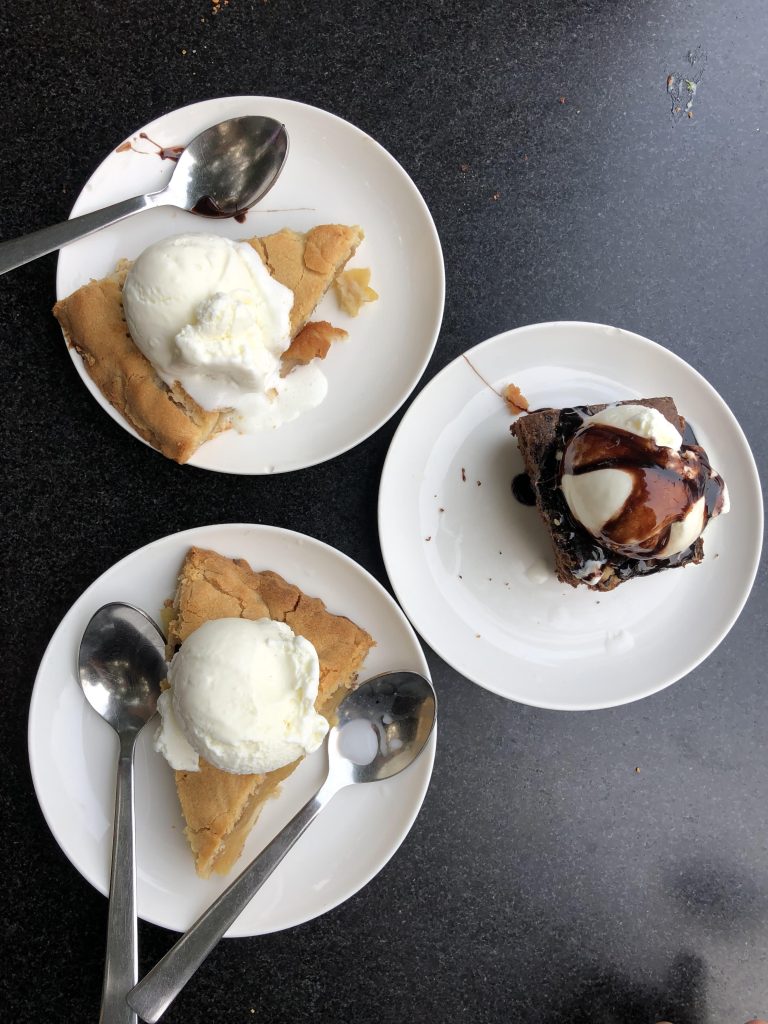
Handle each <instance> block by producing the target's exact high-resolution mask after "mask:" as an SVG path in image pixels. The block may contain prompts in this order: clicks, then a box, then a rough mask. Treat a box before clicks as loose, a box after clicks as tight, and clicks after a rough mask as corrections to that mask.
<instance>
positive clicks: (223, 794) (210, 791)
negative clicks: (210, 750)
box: [168, 548, 374, 878]
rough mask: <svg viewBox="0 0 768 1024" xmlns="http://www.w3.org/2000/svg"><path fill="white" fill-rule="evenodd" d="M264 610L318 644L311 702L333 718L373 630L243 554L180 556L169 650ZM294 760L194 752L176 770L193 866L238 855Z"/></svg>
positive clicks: (222, 865)
mask: <svg viewBox="0 0 768 1024" xmlns="http://www.w3.org/2000/svg"><path fill="white" fill-rule="evenodd" d="M227 617H237V618H244V619H261V618H265V617H266V618H271V619H276V620H277V621H278V622H285V623H287V624H288V625H289V626H290V627H291V629H292V630H293V631H294V632H295V633H297V634H299V635H300V636H303V637H306V639H307V640H309V641H310V643H312V644H313V645H314V647H315V649H316V650H317V655H318V659H319V662H320V687H319V691H318V695H317V700H316V701H315V707H316V708H317V710H318V711H319V712H320V714H321V715H323V716H324V717H325V718H327V719H329V720H332V719H333V716H334V713H335V711H336V708H337V707H338V705H339V703H340V702H341V700H342V698H343V697H344V695H345V694H346V693H347V691H348V690H349V689H350V688H352V687H353V686H354V683H355V679H356V677H357V673H358V671H359V669H360V667H361V665H362V664H363V661H364V660H365V657H366V655H367V653H368V651H369V650H370V648H371V647H372V646H374V640H373V638H372V637H371V636H370V635H369V634H368V633H367V632H366V631H365V630H364V629H361V628H360V626H357V625H355V623H354V622H352V621H350V619H347V618H345V617H344V616H342V615H333V614H332V613H331V612H329V611H328V609H327V608H326V607H325V605H324V604H323V602H322V601H321V600H319V599H318V598H316V597H308V596H307V595H306V594H304V593H302V591H301V590H299V588H298V587H295V586H293V585H292V584H290V583H287V582H286V581H285V580H284V579H283V578H282V577H281V576H278V575H277V573H274V572H270V571H264V572H254V571H253V570H252V569H251V567H250V566H249V565H248V563H247V562H245V561H243V560H242V559H235V560H232V559H230V558H225V557H224V556H223V555H219V554H217V553H216V552H214V551H207V550H204V549H201V548H191V549H190V550H189V552H188V553H187V556H186V558H185V560H184V565H183V566H182V569H181V574H180V576H179V581H178V587H177V590H176V596H175V599H174V604H173V612H172V618H171V620H170V622H169V623H168V654H169V657H170V656H171V655H172V654H173V653H175V652H176V651H177V650H178V649H179V647H180V646H181V644H183V642H184V641H185V640H186V638H187V637H188V636H189V635H190V633H192V632H194V630H196V629H197V628H198V626H201V625H202V624H203V623H204V622H207V621H208V620H210V619H220V618H227ZM298 764H299V761H294V762H293V763H292V764H289V765H286V767H284V768H280V769H278V770H277V771H273V772H268V773H267V774H265V775H233V774H231V773H230V772H223V771H221V770H220V769H218V768H214V767H213V766H212V765H210V764H208V763H207V762H206V761H204V760H203V759H201V761H200V769H201V770H200V771H199V772H184V771H177V772H175V778H176V790H177V792H178V795H179V802H180V803H181V809H182V813H183V815H184V819H185V821H186V829H185V834H186V836H187V839H188V840H189V844H190V846H191V847H192V852H193V854H194V857H195V866H196V868H197V873H198V874H199V875H201V876H202V877H203V878H207V877H208V876H209V875H210V874H211V872H212V871H214V872H217V873H218V874H225V873H226V872H227V871H229V869H230V868H231V867H232V865H233V864H234V862H235V861H236V860H237V858H238V857H239V856H240V853H241V851H242V848H243V843H244V842H245V840H246V837H247V836H248V833H249V832H250V830H251V829H252V828H253V825H254V824H255V822H256V819H257V818H258V816H259V812H260V811H261V809H262V807H263V806H264V803H265V801H266V800H267V799H268V798H269V797H270V796H273V795H274V794H275V793H276V791H277V788H278V786H279V785H280V783H281V782H282V781H283V780H284V779H286V778H287V777H288V776H289V775H290V774H291V772H292V771H293V770H294V769H295V768H296V767H297V766H298Z"/></svg>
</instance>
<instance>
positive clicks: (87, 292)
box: [53, 224, 363, 462]
mask: <svg viewBox="0 0 768 1024" xmlns="http://www.w3.org/2000/svg"><path fill="white" fill-rule="evenodd" d="M362 239H363V231H362V228H359V227H347V226H346V225H343V224H321V225H319V226H318V227H314V228H312V229H311V230H310V231H307V232H306V233H305V234H300V233H298V232H296V231H291V230H289V229H288V228H284V229H283V230H282V231H278V232H277V233H276V234H274V235H268V236H266V237H264V238H251V239H247V241H248V242H250V244H251V245H252V246H253V248H254V249H255V250H256V252H258V253H259V255H260V256H261V258H262V260H263V261H264V263H265V265H266V266H267V269H268V270H269V272H270V273H271V274H272V276H273V277H274V278H275V280H277V281H279V282H280V284H283V285H285V286H286V287H287V288H290V289H291V291H292V292H293V295H294V299H293V307H292V309H291V337H292V338H293V339H295V340H296V341H298V340H299V338H300V337H301V335H302V334H303V333H304V330H306V329H307V328H309V327H310V325H309V324H307V320H308V319H309V317H310V316H311V314H312V311H313V310H314V308H315V306H316V305H317V304H318V302H319V301H320V299H322V297H323V295H324V294H325V292H326V291H327V290H328V288H330V286H331V284H332V283H333V280H334V278H335V276H336V275H337V274H338V273H339V272H340V271H342V270H343V268H344V266H345V264H346V263H347V261H348V260H349V259H350V258H351V257H352V256H353V254H354V252H355V250H356V249H357V247H358V245H359V244H360V242H361V241H362ZM129 269H130V262H129V261H128V260H121V261H120V263H119V264H118V266H117V269H116V271H115V273H114V274H111V275H110V276H109V277H105V278H102V279H101V280H98V281H90V282H89V283H88V284H86V285H83V286H82V288H79V289H78V290H77V291H76V292H74V293H73V294H72V295H70V296H68V297H67V298H66V299H62V300H61V301H59V302H57V303H56V305H55V306H54V307H53V313H54V316H55V317H56V318H57V319H58V321H59V323H60V324H61V327H62V330H63V331H64V336H65V337H66V339H67V342H68V344H69V345H71V346H72V347H73V348H75V349H77V351H78V352H79V353H80V355H81V356H82V357H83V362H84V364H85V367H86V369H87V370H88V373H89V374H90V376H91V377H92V379H93V380H94V382H95V383H96V385H97V387H98V388H99V390H100V391H101V392H102V394H103V395H104V396H105V398H107V400H108V401H109V402H110V403H111V404H112V405H113V406H114V407H115V409H117V410H118V412H119V413H121V414H122V415H123V416H124V417H125V419H126V420H128V422H129V423H130V424H131V426H132V427H133V428H134V430H135V431H136V432H137V433H138V434H140V435H141V437H143V438H144V440H145V441H148V442H149V443H150V444H151V445H152V446H153V447H154V448H157V449H158V451H160V452H162V453H163V455H165V456H167V457H168V458H169V459H173V460H174V461H175V462H187V461H188V460H189V459H190V458H191V457H192V456H193V455H194V454H195V452H196V451H197V449H198V448H199V447H200V445H201V444H204V443H205V442H206V441H208V440H209V439H210V438H211V437H213V436H215V435H216V434H217V433H220V432H221V431H222V430H227V429H228V428H229V426H230V423H229V417H228V415H227V412H226V410H213V411H209V410H206V409H203V408H202V407H201V406H199V405H198V404H197V402H195V401H194V399H193V398H192V397H191V396H190V395H188V394H187V393H186V391H185V390H184V388H182V387H181V385H180V384H179V383H178V382H176V383H175V384H174V386H173V387H172V388H169V387H167V385H166V384H165V383H164V382H163V381H162V380H161V378H160V377H159V376H158V374H157V373H156V372H155V370H154V368H153V366H152V364H151V363H150V362H149V360H148V359H147V358H146V357H145V356H144V354H143V353H142V352H141V351H140V350H139V349H138V348H137V347H136V345H135V344H134V343H133V340H132V339H131V336H130V334H129V332H128V327H127V325H126V322H125V316H124V314H123V303H122V288H123V284H124V282H125V277H126V275H127V273H128V270H129ZM329 326H330V325H329ZM297 336H298V337H297ZM339 336H341V335H340V334H338V333H337V334H334V335H329V334H328V332H327V331H326V332H320V333H318V332H315V333H314V334H312V335H310V336H308V337H306V338H304V339H303V341H302V345H301V349H302V352H303V355H304V359H303V360H300V361H308V359H311V358H323V357H324V355H325V354H326V353H327V351H328V347H329V344H330V341H332V340H333V339H334V338H335V337H339ZM329 339H330V340H329ZM326 342H328V344H326ZM313 344H315V345H316V346H317V347H316V349H315V351H314V352H312V345H313ZM289 352H290V349H289ZM310 353H311V354H310ZM286 356H288V353H286ZM296 362H297V361H296V360H292V361H289V363H288V364H286V365H289V366H293V365H296Z"/></svg>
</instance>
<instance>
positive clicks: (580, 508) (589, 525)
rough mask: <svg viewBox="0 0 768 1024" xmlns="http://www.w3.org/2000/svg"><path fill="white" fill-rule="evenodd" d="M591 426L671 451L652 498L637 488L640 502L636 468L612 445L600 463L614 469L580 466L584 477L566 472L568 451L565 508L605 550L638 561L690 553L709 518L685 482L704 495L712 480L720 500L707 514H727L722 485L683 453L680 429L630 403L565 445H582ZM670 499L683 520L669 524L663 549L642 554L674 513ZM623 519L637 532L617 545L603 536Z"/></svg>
mask: <svg viewBox="0 0 768 1024" xmlns="http://www.w3.org/2000/svg"><path fill="white" fill-rule="evenodd" d="M593 426H603V427H607V428H609V430H610V428H615V429H617V430H618V431H626V432H628V433H630V434H634V435H636V436H637V437H640V438H644V439H646V440H648V441H651V442H653V444H654V445H655V446H657V447H658V448H665V449H669V452H668V454H667V456H666V458H665V460H664V463H665V464H664V471H663V473H659V474H658V475H657V478H656V483H657V486H656V488H655V489H654V493H650V491H649V486H648V480H646V485H645V486H644V487H643V488H641V494H642V497H641V498H640V499H638V498H637V494H636V475H635V474H636V471H637V469H638V466H637V465H636V464H635V462H633V461H625V460H622V458H621V457H619V458H618V459H616V460H614V459H612V450H611V445H610V443H608V442H605V445H604V455H605V458H604V459H603V460H602V461H605V462H611V461H615V462H616V465H614V466H603V467H600V466H599V462H600V461H601V460H600V459H597V460H596V461H597V462H598V466H597V467H595V468H591V467H589V466H587V467H584V469H585V470H586V471H583V472H572V471H571V472H569V470H573V468H574V467H573V461H572V460H569V458H568V456H569V454H570V453H569V451H568V446H567V447H566V456H565V460H564V462H563V470H564V471H563V473H562V476H561V479H560V486H561V488H562V491H563V495H564V497H565V500H566V503H567V504H568V508H569V509H570V511H571V513H572V515H573V516H574V518H575V519H576V520H577V521H578V522H579V523H581V525H582V526H583V527H584V528H585V529H586V530H588V531H589V532H590V533H591V534H592V535H593V536H594V537H596V538H598V539H599V540H601V541H602V542H604V543H606V545H607V546H609V547H612V548H613V549H614V550H617V551H619V552H620V553H622V554H626V555H629V556H630V557H632V556H634V557H641V553H642V555H644V556H645V557H650V556H651V555H652V557H655V558H669V557H671V556H672V555H676V554H679V553H680V552H682V551H685V550H686V549H687V548H689V547H690V546H691V545H692V544H693V543H694V542H695V541H696V540H697V538H698V537H699V536H700V534H701V533H702V531H703V530H704V527H705V526H706V524H707V519H708V514H707V506H706V499H705V497H704V496H703V493H702V496H701V497H698V498H697V499H696V500H693V501H687V500H686V499H687V498H688V496H689V493H690V491H691V490H692V488H689V487H688V486H687V485H686V481H689V482H691V483H693V482H694V481H700V483H701V487H700V490H702V492H703V490H704V485H705V484H706V481H707V479H709V478H710V477H711V478H713V479H715V480H716V481H717V483H718V484H719V485H721V487H722V501H721V502H720V504H719V505H718V507H717V508H716V509H715V510H714V511H712V513H711V514H712V515H717V514H721V513H723V512H727V511H728V495H727V490H726V488H725V485H724V483H723V482H722V481H721V480H719V478H717V477H716V475H715V474H711V471H710V467H709V464H708V463H707V462H706V460H704V461H702V460H701V458H700V457H699V456H698V455H697V454H694V453H693V452H692V451H686V450H684V449H683V438H682V436H681V434H680V432H679V430H677V428H676V427H675V426H674V424H672V423H670V422H669V420H668V419H667V418H666V416H664V415H662V413H660V412H659V411H658V410H657V409H654V408H651V407H648V406H644V405H633V404H627V405H609V406H607V407H606V408H605V409H603V410H601V411H600V412H597V413H595V414H594V415H593V416H588V417H586V418H585V420H584V423H583V425H582V426H581V427H580V428H579V430H578V431H577V432H576V434H575V435H574V438H572V439H571V441H569V446H570V445H572V444H573V442H574V441H575V442H576V446H578V444H579V442H581V443H583V439H584V437H585V436H586V434H585V432H586V431H588V430H589V428H590V427H593ZM618 440H619V439H618V438H617V443H618ZM681 449H682V451H681ZM593 457H594V453H593ZM665 474H666V479H664V475H665ZM681 485H682V486H681ZM670 498H672V499H674V500H676V501H677V502H678V504H679V505H680V507H681V509H682V513H681V516H680V518H679V519H677V520H676V521H674V522H671V524H670V525H669V528H668V529H669V532H668V536H667V538H666V543H665V544H663V546H661V547H660V548H658V549H657V550H654V551H652V552H651V551H650V550H645V548H644V545H645V546H647V545H648V544H649V542H650V540H651V538H653V536H654V531H655V530H656V529H657V528H658V526H659V523H660V522H662V521H663V517H664V516H665V515H669V514H670V509H673V508H674V501H671V500H670ZM622 514H623V515H624V517H625V519H626V520H627V525H630V524H631V525H632V526H633V527H634V528H635V531H636V532H635V533H634V534H628V532H627V530H626V529H625V530H624V531H623V533H622V540H621V541H616V540H615V539H613V540H612V539H611V537H610V536H607V535H606V534H607V532H609V531H610V526H611V524H616V523H617V522H619V520H620V517H621V516H622Z"/></svg>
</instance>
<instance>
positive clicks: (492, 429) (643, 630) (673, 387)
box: [379, 323, 763, 710]
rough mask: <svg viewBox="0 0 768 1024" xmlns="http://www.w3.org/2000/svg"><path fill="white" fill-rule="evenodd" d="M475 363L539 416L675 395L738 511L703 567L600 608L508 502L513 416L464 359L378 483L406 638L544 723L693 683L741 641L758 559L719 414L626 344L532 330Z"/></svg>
mask: <svg viewBox="0 0 768 1024" xmlns="http://www.w3.org/2000/svg"><path fill="white" fill-rule="evenodd" d="M466 355H467V358H469V359H470V360H471V363H472V365H473V366H474V367H475V368H476V370H477V371H478V372H479V373H480V374H482V375H483V377H484V378H485V379H486V380H487V381H489V382H490V383H491V384H492V385H494V386H495V387H496V388H497V389H499V388H501V387H503V386H504V385H505V384H508V383H510V382H514V383H515V384H517V385H518V386H519V387H520V388H521V390H522V392H523V394H524V395H526V397H527V398H528V399H529V401H530V407H531V408H532V409H535V408H537V407H542V406H554V407H562V406H569V405H586V404H591V403H597V402H612V401H617V400H620V399H625V398H632V397H636V398H651V397H654V396H658V395H671V396H672V397H673V398H674V399H675V400H676V402H677V406H678V408H679V410H680V412H681V413H682V414H683V415H684V416H685V417H686V418H687V419H688V420H689V422H690V423H691V425H692V426H693V428H694V430H695V431H696V434H697V436H698V439H699V442H700V443H701V444H702V445H704V447H705V448H706V449H707V451H708V452H709V455H710V457H711V459H712V464H713V466H714V467H715V468H716V469H717V470H719V471H720V472H722V473H723V475H724V476H725V479H726V481H727V483H728V488H729V491H730V495H731V503H732V508H731V511H730V513H729V514H728V515H727V516H723V517H722V519H717V520H715V521H714V522H712V523H711V524H710V526H709V527H708V529H707V532H706V535H705V550H706V556H705V559H704V561H703V563H702V564H701V565H698V566H689V567H687V568H685V569H676V570H674V571H672V570H670V571H669V572H662V573H659V574H658V575H657V576H652V577H648V578H647V579H639V580H632V581H630V582H628V583H625V584H623V585H622V586H620V587H618V588H617V589H616V590H615V591H613V592H611V593H607V594H596V593H593V592H592V591H590V590H588V589H587V588H585V587H583V588H580V589H578V590H573V589H572V588H571V587H568V586H565V585H564V584H561V583H559V582H558V581H557V579H556V578H555V576H554V572H553V570H552V555H551V551H550V546H549V539H548V536H547V534H546V532H545V529H544V526H543V524H542V523H541V521H540V519H539V517H538V514H537V513H536V510H535V509H531V508H527V507H525V506H523V505H521V504H520V503H519V502H518V501H516V500H515V498H514V497H513V495H512V493H511V481H512V478H513V477H514V476H515V475H516V474H517V473H519V472H521V471H522V469H523V462H522V458H521V456H520V453H519V452H518V450H517V445H516V443H515V442H514V440H513V439H512V438H511V437H510V434H509V426H510V424H511V422H512V416H511V415H510V413H509V412H508V411H507V409H506V407H505V405H504V403H503V402H502V401H501V400H500V398H499V397H498V396H497V395H495V394H494V393H493V391H492V390H491V389H490V388H489V387H486V386H485V385H484V384H483V383H482V381H481V380H480V379H479V378H478V376H477V374H476V373H475V372H473V370H472V369H471V368H470V366H469V364H468V363H467V361H466V359H465V358H464V357H463V356H460V357H459V358H458V359H456V360H454V362H452V363H451V364H450V365H449V366H447V367H446V368H445V369H444V370H443V371H442V372H441V373H440V374H439V375H438V376H437V377H435V379H434V380H433V381H431V382H430V384H429V385H428V386H427V387H426V388H425V389H424V391H422V392H421V394H420V395H419V396H418V398H417V399H416V401H415V402H414V403H413V405H412V406H411V408H410V409H409V410H408V413H407V414H406V416H405V417H404V419H403V421H402V423H401V424H400V427H399V428H398V431H397V433H396V434H395V437H394V439H393V441H392V445H391V447H390V450H389V454H388V456H387V460H386V462H385V465H384V472H383V474H382V479H381V489H380V492H379V536H380V539H381V547H382V551H383V554H384V561H385V564H386V567H387V572H388V573H389V578H390V580H391V581H392V586H393V587H394V589H395V592H396V594H397V597H398V599H399V600H400V603H401V604H402V606H403V608H404V609H405V612H406V614H407V615H408V616H409V618H410V620H411V622H412V623H413V624H414V626H415V627H416V629H417V630H418V631H419V632H420V633H421V635H422V636H423V637H424V639H425V640H426V641H427V642H428V643H429V644H430V645H431V646H432V647H433V648H434V649H435V651H437V653H438V654H439V655H440V656H441V657H443V658H444V659H445V660H446V661H448V662H449V663H450V664H451V665H453V667H454V668H456V669H457V670H458V671H459V672H461V673H462V674H463V675H465V676H467V677H468V678H469V679H471V680H473V681H474V682H476V683H479V684H480V685H481V686H484V687H486V688H487V689H489V690H493V691H494V692H495V693H498V694H500V695H501V696H503V697H508V698H510V699H511V700H517V701H520V702H521V703H523V704H533V705H535V706H537V707H545V708H557V709H569V710H576V709H585V710H586V709H591V708H604V707H611V706H614V705H617V704H623V703H626V702H628V701H632V700H637V699H638V698H639V697H644V696H647V695H648V694H650V693H654V692H655V691H657V690H660V689H662V688H663V687H664V686H667V685H668V684H669V683H672V682H674V681H675V680H676V679H679V678H680V677H681V676H683V675H685V673H686V672H690V670H691V669H692V668H693V667H694V666H695V665H697V664H698V663H699V662H700V661H702V660H703V659H704V658H705V657H706V656H707V655H708V654H709V653H710V652H711V651H712V650H713V649H714V648H715V647H716V646H717V644H719V643H720V641H721V640H722V639H723V637H724V636H725V635H726V633H727V632H728V630H729V629H730V628H731V626H732V625H733V623H734V621H735V620H736V617H737V616H738V614H739V612H740V610H741V608H742V607H743V605H744V602H745V601H746V599H747V595H748V594H749V591H750V588H751V586H752V581H753V580H754V576H755V572H756V570H757V564H758V560H759V556H760V545H761V538H762V518H763V512H762V500H761V496H760V485H759V481H758V478H757V471H756V469H755V463H754V460H753V458H752V454H751V452H750V450H749V445H748V444H747V441H746V439H745V437H744V434H743V433H742V431H741V428H740V427H739V425H738V423H737V422H736V420H735V419H734V417H733V414H732V413H731V411H730V410H729V409H728V407H727V406H726V404H725V402H724V401H723V400H722V398H720V396H719V395H718V394H717V392H716V391H715V390H714V389H713V388H712V387H711V386H710V385H709V384H708V383H707V382H706V381H705V380H704V379H703V377H701V376H700V375H699V374H698V373H697V372H696V371H695V370H693V369H692V368H691V367H690V366H688V364H687V363H684V362H683V360H682V359H679V358H678V357H677V356H675V355H673V353H671V352H669V351H667V350H666V349H664V348H662V347H661V346H659V345H656V344H654V342H652V341H648V340H647V339H646V338H641V337H640V336H639V335H637V334H631V333H629V332H628V331H622V330H619V329H618V328H615V327H604V326H601V325H597V324H586V323H551V324H535V325H533V326H530V327H521V328H519V329H518V330H514V331H508V332H507V333H505V334H500V335H498V336H497V337H495V338H491V339H489V340H488V341H485V342H483V343H482V344H481V345H478V346H477V347H476V348H473V349H471V350H470V351H469V352H468V353H467V354H466ZM462 468H463V469H464V471H465V475H466V478H467V479H466V482H463V481H462ZM478 481H480V485H478ZM440 509H444V511H442V512H441V511H440Z"/></svg>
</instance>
